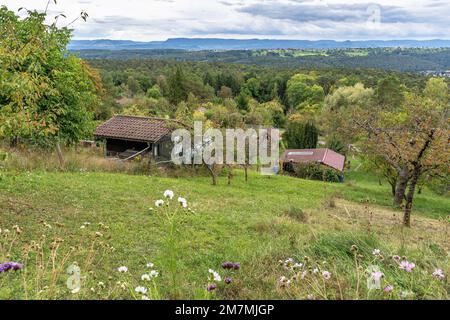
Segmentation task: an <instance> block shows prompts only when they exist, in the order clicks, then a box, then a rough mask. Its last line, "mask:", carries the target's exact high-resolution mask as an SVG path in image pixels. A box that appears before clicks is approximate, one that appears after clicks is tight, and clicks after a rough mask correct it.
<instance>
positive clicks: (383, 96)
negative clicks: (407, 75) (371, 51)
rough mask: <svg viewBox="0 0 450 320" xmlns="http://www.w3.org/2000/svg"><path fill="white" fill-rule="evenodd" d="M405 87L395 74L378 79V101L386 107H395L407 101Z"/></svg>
mask: <svg viewBox="0 0 450 320" xmlns="http://www.w3.org/2000/svg"><path fill="white" fill-rule="evenodd" d="M404 91H405V87H404V85H403V84H402V83H401V82H400V79H398V78H397V77H395V76H389V77H386V78H384V79H381V80H379V81H378V85H377V91H376V97H377V103H378V104H379V105H380V106H383V107H384V108H386V109H395V108H398V107H400V106H401V105H402V103H403V102H404V101H405V92H404Z"/></svg>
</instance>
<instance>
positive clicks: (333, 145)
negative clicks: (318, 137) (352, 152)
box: [327, 136, 347, 155]
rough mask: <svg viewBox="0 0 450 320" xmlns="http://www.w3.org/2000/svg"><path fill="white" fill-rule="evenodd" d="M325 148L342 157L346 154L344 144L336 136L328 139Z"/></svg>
mask: <svg viewBox="0 0 450 320" xmlns="http://www.w3.org/2000/svg"><path fill="white" fill-rule="evenodd" d="M327 148H328V149H330V150H333V151H335V152H337V153H340V154H343V155H345V154H346V153H347V148H346V146H345V144H344V143H343V142H342V141H341V140H340V139H339V138H338V137H337V136H332V137H331V138H330V140H329V141H328V143H327Z"/></svg>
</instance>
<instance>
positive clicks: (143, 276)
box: [141, 274, 151, 281]
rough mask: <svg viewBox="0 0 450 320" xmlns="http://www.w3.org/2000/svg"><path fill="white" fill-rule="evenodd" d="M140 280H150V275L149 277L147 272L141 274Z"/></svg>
mask: <svg viewBox="0 0 450 320" xmlns="http://www.w3.org/2000/svg"><path fill="white" fill-rule="evenodd" d="M141 280H142V281H150V280H151V277H150V275H149V274H143V275H142V276H141Z"/></svg>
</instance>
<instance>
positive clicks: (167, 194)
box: [164, 190, 174, 200]
mask: <svg viewBox="0 0 450 320" xmlns="http://www.w3.org/2000/svg"><path fill="white" fill-rule="evenodd" d="M164 197H166V198H167V199H170V200H172V199H173V197H174V193H173V191H172V190H166V191H164Z"/></svg>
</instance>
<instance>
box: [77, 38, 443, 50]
mask: <svg viewBox="0 0 450 320" xmlns="http://www.w3.org/2000/svg"><path fill="white" fill-rule="evenodd" d="M397 47H399V48H448V47H450V40H439V39H436V40H423V41H420V40H387V41H383V40H367V41H334V40H318V41H309V40H263V39H247V40H238V39H213V38H207V39H202V38H175V39H168V40H166V41H152V42H136V41H129V40H107V39H100V40H73V41H72V42H71V43H70V45H69V50H136V49H147V50H148V49H181V50H192V51H197V50H257V49H351V48H397Z"/></svg>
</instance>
